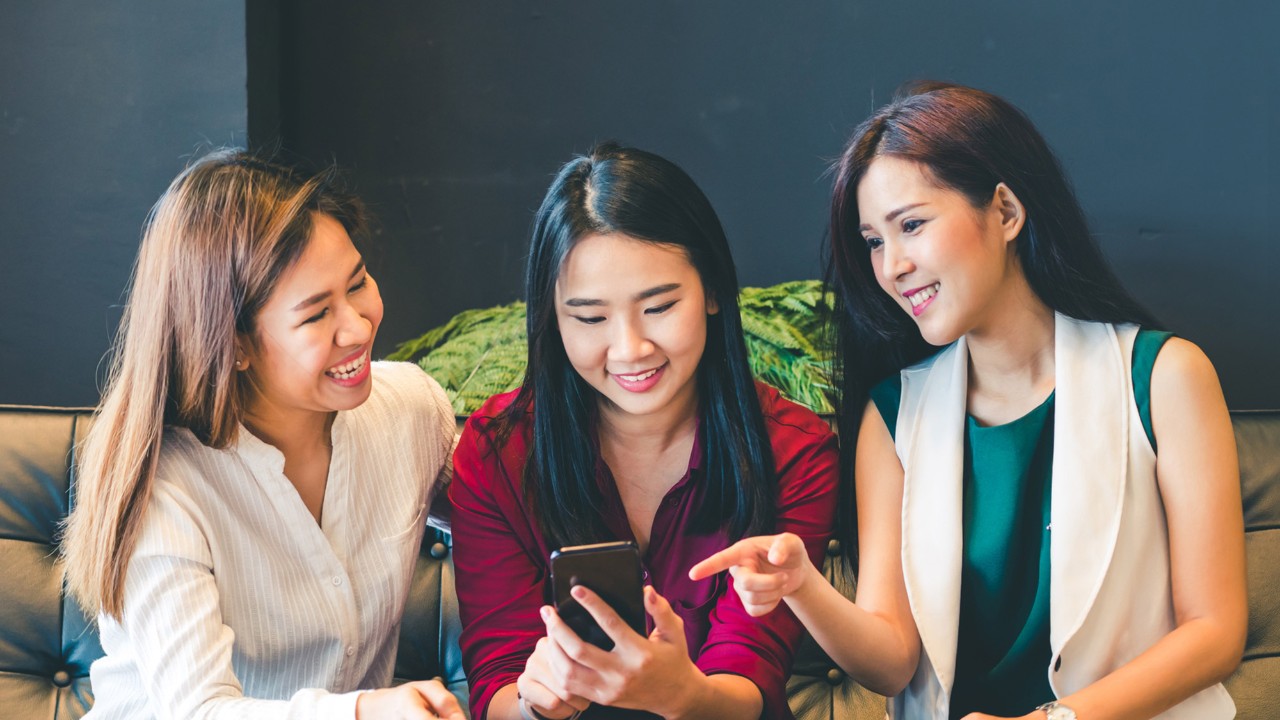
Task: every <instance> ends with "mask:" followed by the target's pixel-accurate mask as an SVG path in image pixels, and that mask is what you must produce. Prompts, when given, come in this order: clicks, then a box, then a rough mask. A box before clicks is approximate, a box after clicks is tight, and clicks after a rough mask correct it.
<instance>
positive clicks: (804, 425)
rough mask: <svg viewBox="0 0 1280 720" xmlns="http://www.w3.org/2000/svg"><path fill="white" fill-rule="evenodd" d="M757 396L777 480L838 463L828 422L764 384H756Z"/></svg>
mask: <svg viewBox="0 0 1280 720" xmlns="http://www.w3.org/2000/svg"><path fill="white" fill-rule="evenodd" d="M756 392H757V394H758V395H759V396H760V412H761V414H762V415H763V416H764V427H765V432H766V433H768V435H769V445H770V447H771V448H772V450H773V461H774V465H775V467H776V468H777V470H778V473H779V476H780V477H783V478H785V477H786V476H787V475H788V474H790V473H791V472H792V471H794V470H797V469H800V468H801V467H807V466H811V465H815V464H816V465H822V466H826V465H828V464H833V463H835V462H837V461H838V457H839V447H838V446H837V445H836V436H835V433H834V432H832V430H831V425H830V423H829V422H828V421H827V420H825V419H823V418H822V417H820V416H819V415H818V414H817V413H815V412H814V411H812V410H810V409H809V408H806V407H803V406H801V405H799V404H797V403H795V402H793V401H791V400H788V399H786V398H785V397H783V396H782V393H780V392H778V391H777V390H776V389H774V388H773V387H770V386H769V385H766V384H764V383H760V382H757V383H756Z"/></svg>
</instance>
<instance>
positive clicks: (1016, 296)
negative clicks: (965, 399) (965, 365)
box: [965, 272, 1054, 399]
mask: <svg viewBox="0 0 1280 720" xmlns="http://www.w3.org/2000/svg"><path fill="white" fill-rule="evenodd" d="M992 307H993V311H992V312H991V313H988V317H987V318H986V321H985V322H984V323H983V324H982V326H981V327H976V328H974V329H973V330H971V331H969V332H968V333H967V334H966V335H965V338H966V341H967V343H968V346H969V395H970V398H972V397H973V396H974V395H975V394H980V395H983V396H986V397H991V398H1028V397H1035V398H1039V399H1043V397H1046V396H1048V394H1049V392H1050V391H1052V390H1053V387H1054V359H1053V351H1054V339H1053V338H1054V335H1053V333H1054V330H1053V310H1051V309H1049V307H1048V306H1047V305H1045V304H1044V303H1043V302H1042V301H1041V300H1040V298H1039V297H1037V296H1036V294H1035V293H1034V292H1033V291H1032V290H1031V287H1030V286H1029V285H1028V284H1027V282H1026V279H1025V278H1024V277H1023V276H1022V273H1021V272H1018V273H1016V274H1015V280H1014V282H1013V283H1011V286H1010V288H1009V291H1008V292H1007V293H1002V294H1001V296H1000V297H998V298H997V299H996V301H995V302H993V303H992Z"/></svg>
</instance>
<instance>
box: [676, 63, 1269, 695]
mask: <svg viewBox="0 0 1280 720" xmlns="http://www.w3.org/2000/svg"><path fill="white" fill-rule="evenodd" d="M830 243H831V251H832V254H831V272H830V281H831V284H832V287H833V289H834V291H835V295H836V301H837V304H838V308H837V310H838V312H837V314H836V324H837V328H836V329H837V339H838V343H839V344H838V352H839V359H840V362H839V364H838V370H839V374H838V376H837V377H838V379H839V387H840V392H841V398H840V400H841V402H840V408H839V428H840V433H841V445H842V448H843V458H842V467H843V473H842V478H843V488H845V489H853V490H854V491H855V494H856V500H857V502H856V508H857V516H856V517H857V529H858V530H857V536H858V539H859V578H858V590H857V601H856V604H855V603H851V602H849V601H848V600H846V599H844V598H843V597H842V596H841V595H840V594H839V593H838V592H836V591H835V590H834V589H833V588H832V587H831V586H830V585H829V584H827V583H825V582H824V581H823V579H822V577H821V576H820V575H819V574H818V573H817V572H816V569H815V567H814V564H813V563H810V562H808V561H807V560H805V559H804V557H803V553H800V552H798V550H799V544H798V543H796V542H795V539H794V538H789V537H787V536H785V535H779V536H774V537H758V538H750V539H747V540H745V541H743V542H741V543H739V544H737V545H735V546H734V547H733V548H731V549H729V550H728V551H725V552H722V553H720V554H718V555H716V556H714V557H713V558H711V559H709V560H708V561H707V562H706V563H704V564H701V565H700V566H699V567H697V568H695V570H694V572H693V576H696V577H703V576H706V575H708V574H710V573H713V572H717V571H719V570H722V569H725V568H729V567H735V566H736V571H735V572H736V577H737V580H738V583H737V585H736V587H737V589H738V591H739V593H740V594H741V595H742V598H743V600H744V603H745V604H746V605H747V607H748V608H750V609H751V610H752V612H754V613H757V614H764V613H767V612H769V611H770V610H771V609H772V608H773V607H774V606H775V605H777V604H778V603H779V602H780V601H783V600H785V603H786V605H787V606H788V607H789V608H790V609H791V610H792V611H794V612H795V613H796V614H797V615H798V616H799V617H800V618H801V620H803V621H804V623H805V625H806V626H807V627H808V628H809V630H810V631H811V632H812V633H813V635H814V637H815V639H816V640H817V641H818V642H819V643H820V644H821V645H822V647H823V648H825V649H826V650H827V651H828V652H829V653H830V654H831V655H832V656H833V657H834V658H835V659H836V660H837V662H839V663H840V665H841V666H842V667H844V668H845V669H846V670H847V671H848V672H849V673H850V674H851V675H852V676H854V677H855V678H857V679H859V680H861V681H862V682H863V683H864V684H866V685H868V686H869V687H871V688H873V689H876V690H878V691H880V692H882V693H884V694H887V695H891V696H894V699H893V701H892V703H891V708H892V710H893V711H894V716H895V717H898V718H913V719H914V718H938V719H940V720H942V719H945V718H960V717H965V718H971V719H977V718H991V717H996V716H1000V717H1021V718H1026V719H1036V720H1043V718H1046V717H1047V718H1049V719H1050V720H1064V719H1073V718H1079V719H1080V720H1109V719H1111V718H1148V717H1153V716H1157V715H1158V716H1160V717H1162V718H1187V719H1191V718H1195V719H1196V720H1206V719H1208V720H1212V719H1215V718H1230V717H1232V716H1233V715H1234V706H1233V704H1232V702H1231V699H1230V697H1229V696H1228V695H1227V693H1226V691H1225V690H1224V689H1223V687H1222V686H1221V685H1220V684H1219V683H1220V681H1221V680H1223V679H1224V678H1225V677H1227V676H1228V675H1229V674H1230V673H1231V671H1232V670H1233V669H1234V668H1235V666H1236V665H1237V663H1238V662H1239V660H1240V656H1241V653H1242V650H1243V644H1244V637H1245V627H1246V614H1247V610H1246V600H1245V576H1244V547H1243V545H1244V542H1243V538H1244V535H1243V528H1242V519H1241V505H1240V494H1239V476H1238V469H1237V466H1236V453H1235V445H1234V440H1233V437H1232V432H1231V422H1230V419H1229V417H1228V415H1227V409H1226V405H1225V402H1224V400H1223V397H1222V392H1221V390H1220V388H1219V385H1218V380H1217V377H1216V375H1215V373H1214V370H1213V367H1212V365H1211V364H1210V363H1209V360H1208V359H1207V358H1206V357H1205V355H1204V353H1203V352H1201V351H1200V349H1199V348H1197V347H1196V346H1195V345H1193V344H1192V343H1190V342H1187V341H1186V340H1183V339H1180V338H1176V337H1171V336H1170V335H1169V334H1168V333H1164V332H1158V331H1156V330H1155V329H1154V328H1155V323H1154V322H1153V320H1152V319H1151V317H1150V316H1149V315H1148V314H1147V313H1146V312H1145V311H1144V310H1142V308H1140V307H1139V306H1138V304H1137V303H1136V302H1135V301H1134V300H1133V299H1131V298H1130V296H1129V295H1128V294H1127V293H1126V292H1125V291H1124V289H1123V288H1122V287H1121V286H1120V284H1119V282H1118V281H1117V280H1116V279H1115V278H1114V276H1113V275H1112V274H1111V273H1110V271H1109V270H1108V269H1107V267H1106V264H1105V262H1104V261H1103V258H1102V255H1101V253H1100V252H1099V250H1098V248H1097V247H1096V245H1094V243H1093V241H1092V240H1091V238H1090V235H1089V232H1088V228H1087V226H1086V223H1085V220H1084V214H1083V212H1082V211H1081V209H1080V206H1079V204H1078V202H1077V201H1076V199H1075V197H1074V195H1073V193H1072V191H1071V189H1070V187H1069V185H1068V183H1067V181H1066V178H1065V177H1064V175H1063V173H1062V171H1061V169H1060V167H1059V165H1058V162H1057V160H1056V159H1055V158H1054V156H1053V154H1052V152H1051V151H1050V150H1049V147H1048V145H1047V144H1046V143H1045V141H1044V139H1043V138H1042V137H1041V136H1040V134H1039V133H1038V132H1037V131H1036V129H1035V127H1034V126H1033V125H1032V124H1031V122H1030V120H1028V119H1027V117H1026V116H1025V115H1023V114H1022V113H1021V112H1020V111H1019V110H1017V109H1016V108H1015V107H1013V106H1012V105H1010V104H1009V103H1008V102H1006V101H1004V100H1002V99H1000V98H998V97H995V96H993V95H991V94H988V93H985V92H982V91H979V90H974V89H971V88H965V87H959V86H953V85H942V84H927V85H921V86H917V87H915V88H913V89H912V90H911V91H910V92H908V93H907V94H905V95H904V96H902V97H900V98H899V99H897V100H895V101H894V102H893V103H892V104H890V105H888V106H885V107H883V108H881V109H880V110H878V111H877V112H876V113H875V114H874V115H873V116H872V117H871V118H870V119H868V120H867V121H866V122H864V123H863V124H862V125H861V126H860V127H859V128H858V129H857V130H856V131H855V132H854V136H853V139H852V140H851V141H850V143H849V145H848V147H847V149H846V150H845V152H844V155H843V157H842V158H841V159H840V162H839V164H838V166H837V169H836V182H835V190H834V192H833V197H832V209H831V231H830ZM939 348H942V349H941V350H939ZM1157 450H1158V451H1157ZM855 479H856V484H855V483H854V480H855ZM854 507H855V503H853V502H847V503H844V504H843V507H842V510H845V511H852V510H853V508H854Z"/></svg>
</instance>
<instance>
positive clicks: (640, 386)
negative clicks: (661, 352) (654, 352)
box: [609, 363, 667, 393]
mask: <svg viewBox="0 0 1280 720" xmlns="http://www.w3.org/2000/svg"><path fill="white" fill-rule="evenodd" d="M666 371H667V365H666V363H663V364H662V365H660V366H658V368H657V369H656V370H653V374H652V375H650V376H649V377H647V378H645V379H643V380H626V379H624V378H623V377H622V376H621V375H618V374H616V373H609V377H612V378H613V380H614V382H616V383H618V386H619V387H621V388H622V389H623V390H626V391H627V392H633V393H642V392H645V391H647V390H649V389H650V388H652V387H653V386H654V385H657V384H658V381H659V380H661V379H662V374H663V373H664V372H666ZM647 372H650V371H649V370H642V371H640V372H638V373H627V374H628V375H631V376H633V377H634V376H636V375H643V374H645V373H647Z"/></svg>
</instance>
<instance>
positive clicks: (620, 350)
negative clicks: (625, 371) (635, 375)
mask: <svg viewBox="0 0 1280 720" xmlns="http://www.w3.org/2000/svg"><path fill="white" fill-rule="evenodd" d="M614 328H615V329H614V335H613V340H612V342H610V343H609V359H610V360H613V361H615V362H619V363H629V362H636V361H639V360H643V359H644V358H646V357H648V356H649V355H651V354H652V353H653V342H652V341H650V340H649V339H648V338H647V337H645V334H644V332H642V328H641V327H640V326H639V324H638V323H636V322H634V321H632V320H629V319H625V318H624V319H622V320H621V321H620V322H618V323H617V324H616V325H615V326H614Z"/></svg>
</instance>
